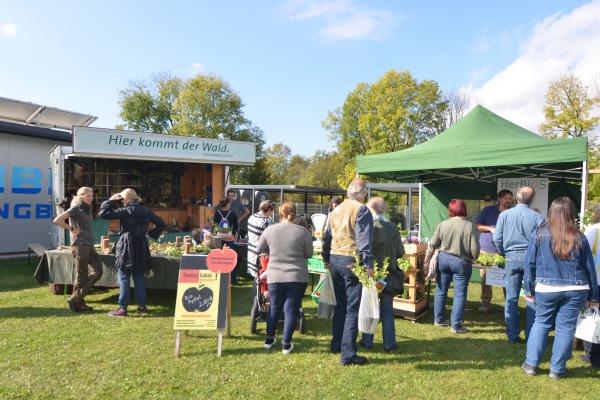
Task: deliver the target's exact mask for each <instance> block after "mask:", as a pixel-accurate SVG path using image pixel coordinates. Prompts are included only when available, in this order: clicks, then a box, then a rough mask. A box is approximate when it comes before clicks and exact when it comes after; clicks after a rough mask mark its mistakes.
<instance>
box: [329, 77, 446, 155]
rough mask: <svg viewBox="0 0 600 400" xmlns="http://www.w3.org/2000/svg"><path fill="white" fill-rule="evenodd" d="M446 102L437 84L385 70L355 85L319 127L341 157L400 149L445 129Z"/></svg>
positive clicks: (420, 141) (422, 140)
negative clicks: (325, 130)
mask: <svg viewBox="0 0 600 400" xmlns="http://www.w3.org/2000/svg"><path fill="white" fill-rule="evenodd" d="M447 107H448V101H447V100H445V99H444V98H443V97H442V93H441V91H440V89H439V87H438V84H437V83H436V82H435V81H432V80H424V81H422V82H417V80H416V79H415V78H414V77H413V76H412V75H411V74H410V72H407V71H402V72H398V71H395V70H390V71H388V72H386V73H385V74H384V75H383V76H382V77H381V78H380V79H379V80H378V81H377V82H375V83H373V84H367V83H359V84H358V85H357V86H356V88H355V89H354V90H353V91H352V92H351V93H350V94H349V95H348V96H347V98H346V100H345V102H344V105H343V106H342V107H341V108H338V109H336V110H334V111H331V112H329V113H328V115H327V118H326V119H325V121H323V126H324V128H325V129H327V130H328V131H329V135H330V138H331V139H333V140H335V141H336V143H337V145H338V149H339V151H340V152H341V153H343V155H344V156H346V157H348V158H352V157H354V156H356V155H358V154H375V153H382V152H390V151H397V150H402V149H404V148H407V147H411V146H414V145H415V144H418V143H422V142H424V141H426V140H428V139H430V138H431V137H433V136H435V135H436V134H438V133H440V132H442V131H443V130H444V129H445V127H446V123H445V111H446V109H447Z"/></svg>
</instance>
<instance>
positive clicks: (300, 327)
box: [297, 309, 306, 334]
mask: <svg viewBox="0 0 600 400" xmlns="http://www.w3.org/2000/svg"><path fill="white" fill-rule="evenodd" d="M297 328H298V332H300V333H302V334H304V333H305V332H306V326H305V317H304V310H303V309H300V310H299V311H298V325H297Z"/></svg>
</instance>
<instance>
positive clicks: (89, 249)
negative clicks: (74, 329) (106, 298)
mask: <svg viewBox="0 0 600 400" xmlns="http://www.w3.org/2000/svg"><path fill="white" fill-rule="evenodd" d="M93 201H94V190H93V189H92V188H89V187H85V186H84V187H80V188H79V189H78V190H77V195H75V196H73V200H72V201H71V207H70V208H69V209H68V210H67V211H65V212H63V213H62V214H60V215H58V216H57V217H56V218H54V221H52V222H53V223H55V224H56V225H58V226H60V227H61V228H63V229H66V230H68V231H70V232H71V246H72V247H73V257H74V258H75V266H76V274H75V282H74V283H73V294H72V295H71V297H69V298H68V299H67V303H68V304H69V308H71V310H73V311H74V312H80V311H91V310H92V307H89V306H88V305H87V304H85V301H84V297H85V295H87V294H88V293H89V291H90V289H91V288H92V286H94V284H95V283H96V282H97V281H98V280H99V279H100V277H102V265H101V264H100V259H99V258H98V253H97V252H96V249H95V248H94V230H93V228H92V220H93V218H92V203H93ZM67 219H68V220H69V224H67V222H66V221H67ZM90 267H91V273H90Z"/></svg>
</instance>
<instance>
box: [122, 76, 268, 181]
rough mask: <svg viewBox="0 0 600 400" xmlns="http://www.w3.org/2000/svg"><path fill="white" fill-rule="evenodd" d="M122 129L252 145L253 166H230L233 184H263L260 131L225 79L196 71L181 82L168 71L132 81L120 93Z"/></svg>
mask: <svg viewBox="0 0 600 400" xmlns="http://www.w3.org/2000/svg"><path fill="white" fill-rule="evenodd" d="M119 105H120V106H121V112H120V116H121V119H122V120H123V122H124V124H123V125H121V126H119V127H122V128H128V129H133V130H137V131H142V132H153V133H162V134H176V135H185V136H197V137H207V138H217V139H230V140H240V141H249V142H254V143H256V147H257V148H256V150H257V152H256V153H257V154H256V155H257V163H256V164H255V166H254V167H251V168H249V167H239V166H236V167H232V169H231V178H232V181H233V182H235V183H262V182H263V181H262V179H264V178H265V176H266V171H265V170H264V168H265V162H263V161H262V159H263V157H264V154H263V146H264V144H265V139H264V134H263V132H262V130H261V129H260V128H258V127H256V126H254V125H253V124H252V122H251V121H250V120H249V119H247V118H246V117H245V116H244V112H243V107H244V103H243V102H242V100H241V98H240V96H239V95H238V94H237V93H235V92H234V91H233V89H231V87H230V86H229V84H228V83H227V82H225V81H224V80H222V79H220V78H217V77H215V76H212V75H202V74H199V75H196V76H194V77H192V78H190V79H188V80H185V81H184V80H181V79H179V78H177V77H171V76H169V75H167V74H157V75H153V76H152V77H151V78H150V79H149V80H148V81H134V82H131V83H130V84H129V86H128V87H127V88H125V89H123V90H122V91H121V92H120V93H119Z"/></svg>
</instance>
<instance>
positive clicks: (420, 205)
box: [411, 183, 423, 241]
mask: <svg viewBox="0 0 600 400" xmlns="http://www.w3.org/2000/svg"><path fill="white" fill-rule="evenodd" d="M422 203H423V184H422V183H419V221H418V222H419V241H421V223H422V220H423V218H422V217H421V210H422ZM411 211H412V210H411Z"/></svg>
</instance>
